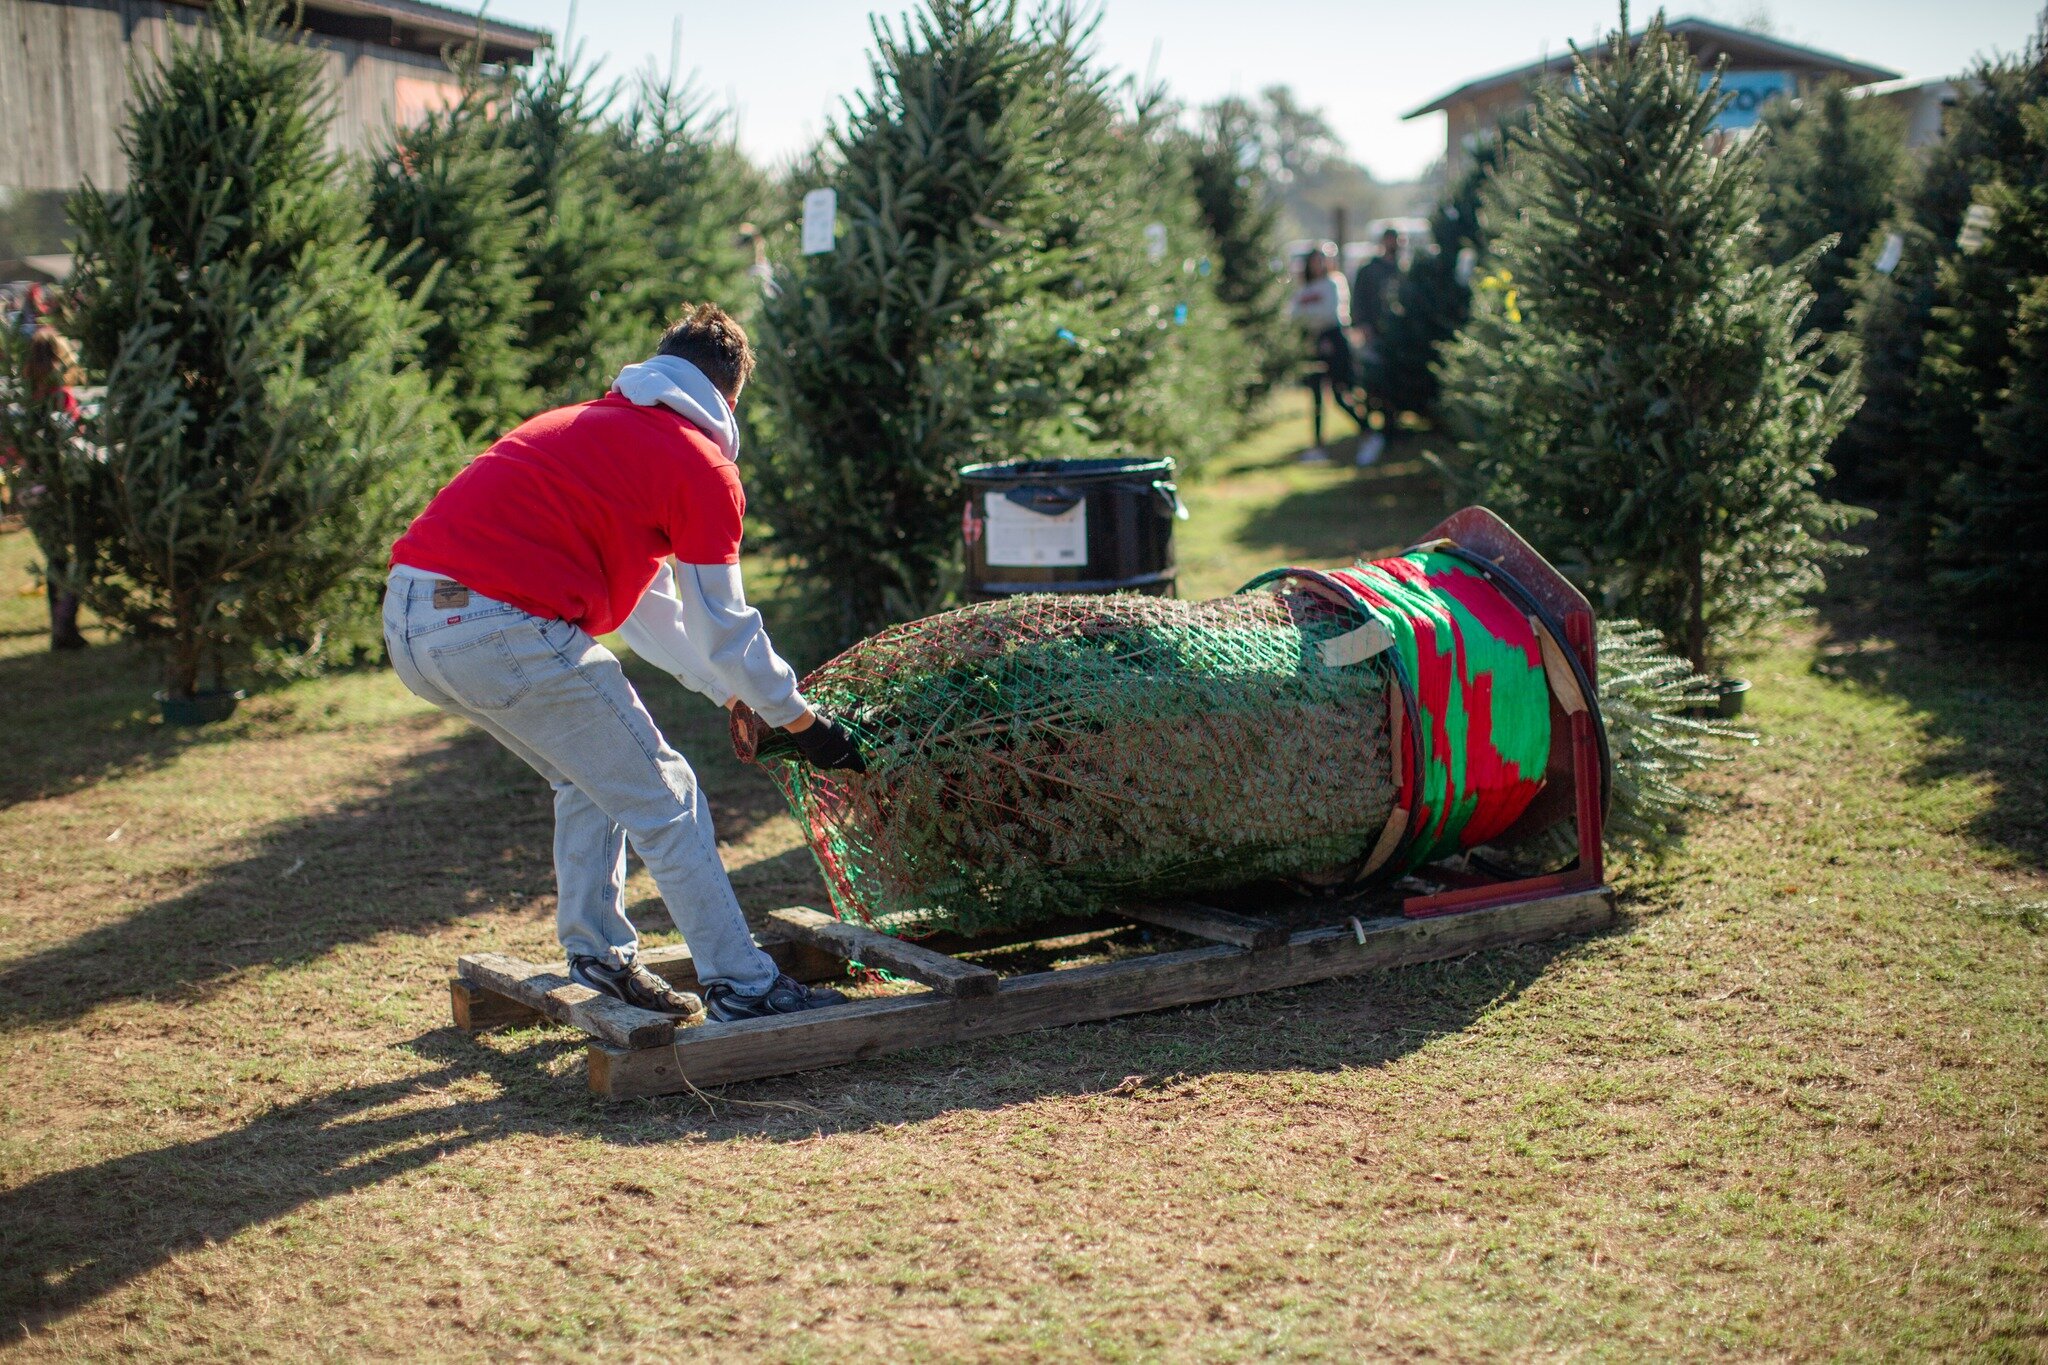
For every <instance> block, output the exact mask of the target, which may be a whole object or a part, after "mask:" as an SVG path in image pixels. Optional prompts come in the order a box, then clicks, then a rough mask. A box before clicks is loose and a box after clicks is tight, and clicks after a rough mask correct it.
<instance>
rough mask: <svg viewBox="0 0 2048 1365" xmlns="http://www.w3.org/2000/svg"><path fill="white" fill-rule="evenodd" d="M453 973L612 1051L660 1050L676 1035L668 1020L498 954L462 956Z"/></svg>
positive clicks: (546, 969)
mask: <svg viewBox="0 0 2048 1365" xmlns="http://www.w3.org/2000/svg"><path fill="white" fill-rule="evenodd" d="M456 970H457V971H458V972H459V973H461V975H462V978H463V980H465V981H470V982H474V983H475V984H476V985H479V986H482V987H483V988H484V989H486V990H490V991H496V992H497V993H498V994H499V995H503V996H507V997H509V998H511V999H513V1000H516V1001H518V1002H519V1003H520V1004H522V1005H527V1006H530V1007H531V1008H533V1009H537V1010H539V1011H540V1012H541V1013H542V1014H545V1015H547V1016H548V1018H550V1019H558V1020H560V1021H561V1022H562V1023H565V1024H574V1025H575V1026H576V1027H578V1028H580V1029H582V1030H583V1031H584V1032H586V1033H588V1034H590V1035H592V1036H593V1037H596V1038H600V1039H602V1040H603V1041H605V1042H607V1043H610V1044H611V1045H612V1046H614V1047H623V1048H641V1047H661V1046H664V1045H665V1044H667V1043H668V1042H669V1041H670V1040H671V1039H673V1038H674V1037H675V1036H676V1021H675V1020H674V1019H672V1018H670V1017H669V1016H668V1015H666V1014H656V1013H654V1012H653V1011H652V1010H643V1009H637V1008H635V1007H634V1006H632V1005H629V1004H627V1003H626V1002H625V1001H623V1000H614V999H612V998H611V997H610V996H609V995H600V994H599V993H598V992H596V991H594V990H591V989H590V988H589V987H587V986H579V985H577V984H576V983H575V982H573V981H571V980H570V979H569V978H568V977H567V976H566V975H564V974H563V973H561V972H558V971H556V970H555V969H554V968H552V967H543V966H540V965H538V964H536V963H532V962H523V961H521V960H520V959H518V958H516V957H507V956H506V955H505V954H503V953H466V954H464V955H463V956H462V957H461V958H460V959H458V960H457V962H456Z"/></svg>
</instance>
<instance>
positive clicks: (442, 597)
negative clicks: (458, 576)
mask: <svg viewBox="0 0 2048 1365" xmlns="http://www.w3.org/2000/svg"><path fill="white" fill-rule="evenodd" d="M434 605H435V606H436V607H443V608H445V607H466V606H468V605H469V589H468V588H465V587H463V586H462V585H461V584H460V583H457V582H454V581H453V580H451V579H447V578H437V579H435V580H434Z"/></svg>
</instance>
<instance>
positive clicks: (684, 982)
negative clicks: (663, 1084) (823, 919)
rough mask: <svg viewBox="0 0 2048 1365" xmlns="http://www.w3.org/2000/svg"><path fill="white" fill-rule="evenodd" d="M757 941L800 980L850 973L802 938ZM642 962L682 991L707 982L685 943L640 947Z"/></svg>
mask: <svg viewBox="0 0 2048 1365" xmlns="http://www.w3.org/2000/svg"><path fill="white" fill-rule="evenodd" d="M754 941H755V942H756V943H757V944H759V945H760V947H761V951H762V952H764V953H766V954H768V956H770V957H772V958H774V959H775V965H776V967H777V968H778V969H779V970H781V971H783V972H786V973H788V974H789V975H790V976H792V977H794V978H796V979H797V980H798V981H830V980H831V979H832V978H833V977H836V976H844V975H845V974H846V963H845V961H844V960H843V959H841V958H840V957H839V955H838V954H836V953H829V952H826V951H825V950H824V949H822V948H820V947H818V946H817V945H815V944H811V943H806V942H804V941H803V940H801V939H795V938H784V937H781V936H779V935H778V934H773V933H764V934H758V935H756V936H755V938H754ZM638 960H639V962H640V965H641V966H643V967H645V968H647V970H648V971H650V972H653V973H654V974H655V975H656V976H658V977H660V978H661V979H662V980H663V981H666V982H668V984H669V985H671V986H674V987H675V988H676V989H677V990H679V991H701V990H703V989H704V985H703V983H702V982H701V981H699V980H698V979H697V962H696V959H694V958H692V957H691V956H690V950H689V949H688V948H686V947H684V946H683V945H682V944H680V943H678V944H674V945H672V946H670V947H666V948H643V949H641V950H640V957H639V959H638ZM548 970H549V971H551V972H555V973H557V974H566V973H567V972H568V970H569V965H568V964H567V963H566V962H558V963H555V964H554V965H553V966H551V967H549V968H548Z"/></svg>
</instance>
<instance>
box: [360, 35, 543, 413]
mask: <svg viewBox="0 0 2048 1365" xmlns="http://www.w3.org/2000/svg"><path fill="white" fill-rule="evenodd" d="M464 74H465V80H464V89H463V96H462V100H461V102H460V103H459V104H457V105H455V106H454V107H452V108H449V109H445V110H436V111H434V112H432V113H430V114H428V115H427V116H426V118H424V119H423V120H421V121H420V122H418V123H416V124H413V125H411V126H409V127H401V128H397V129H395V130H393V131H392V132H391V134H390V135H389V137H388V140H387V141H386V143H385V145H384V146H383V147H382V148H380V149H379V150H378V152H377V153H375V154H374V155H373V156H372V157H371V158H370V163H369V168H368V176H367V179H368V194H369V221H370V229H371V231H372V232H373V233H374V234H375V235H376V236H378V237H380V238H382V239H384V240H385V241H386V242H388V243H390V245H391V247H392V249H393V251H394V253H395V254H394V256H393V258H392V277H393V280H394V282H395V283H397V284H398V285H399V286H400V287H401V288H402V289H404V290H405V291H406V292H407V293H409V294H412V295H415V296H417V297H418V298H419V299H420V300H421V301H422V302H423V303H424V304H425V306H426V308H427V309H428V312H427V315H426V329H425V333H424V335H423V338H422V347H421V353H420V360H421V364H422V366H423V367H424V368H425V369H426V371H427V373H428V374H429V375H431V376H432V377H433V378H434V379H435V380H436V381H437V382H439V383H440V384H442V385H443V386H444V391H445V393H446V395H447V400H448V406H449V409H450V411H451V412H452V413H453V415H454V417H455V421H456V423H457V424H458V425H459V426H460V427H461V428H462V431H463V434H464V436H465V437H466V438H467V441H468V443H469V444H470V445H471V446H472V447H474V446H476V445H478V444H479V443H480V442H486V441H489V440H491V439H494V438H495V437H496V436H498V435H499V434H501V433H502V432H504V431H505V430H506V429H508V428H509V427H511V426H513V425H516V424H517V423H518V422H520V421H522V420H524V419H525V418H526V417H528V416H530V415H531V414H532V411H533V409H534V407H535V406H536V404H535V395H534V391H533V389H532V388H531V387H530V386H529V384H528V382H527V380H528V373H529V369H530V365H529V362H528V358H527V356H526V354H525V352H524V351H523V350H522V342H523V340H524V338H525V335H526V330H527V328H528V327H529V326H530V325H531V324H532V323H533V316H532V315H533V311H534V303H533V291H534V282H533V280H532V279H531V278H529V277H528V276H527V275H526V274H525V266H526V253H527V244H528V240H529V238H530V237H531V236H532V235H533V234H534V232H535V231H536V229H537V226H538V224H537V220H536V218H535V215H534V213H533V212H532V205H531V204H530V203H529V202H528V201H526V200H523V199H521V198H520V197H519V196H518V193H517V191H516V189H515V186H516V184H517V182H518V179H519V173H520V168H519V164H518V162H517V160H516V159H515V158H514V157H513V155H512V153H511V152H510V151H509V150H508V149H507V148H506V147H505V146H504V145H503V143H504V138H503V134H502V129H501V128H500V126H498V124H497V123H496V122H495V121H494V120H493V119H492V118H491V116H490V113H489V109H490V105H491V102H492V100H493V99H495V98H497V97H498V96H499V95H500V94H501V93H502V92H499V91H495V90H494V89H493V88H492V87H491V85H490V84H487V83H485V82H484V81H482V80H481V79H480V78H479V77H478V76H477V75H476V73H475V70H474V68H473V67H471V68H469V69H467V70H466V71H465V73H464Z"/></svg>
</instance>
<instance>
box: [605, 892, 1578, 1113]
mask: <svg viewBox="0 0 2048 1365" xmlns="http://www.w3.org/2000/svg"><path fill="white" fill-rule="evenodd" d="M1613 918H1614V896H1613V893H1612V892H1610V891H1608V890H1607V889H1606V888H1605V887H1602V888H1600V889H1598V890H1595V891H1585V892H1577V893H1573V894H1571V895H1565V896H1555V897H1552V898H1550V899H1549V900H1543V901H1535V902H1530V903H1527V904H1523V905H1510V906H1504V907H1502V908H1500V909H1497V910H1478V911H1473V912H1471V913H1469V914H1462V915H1445V916H1443V917H1441V918H1437V919H1420V920H1411V919H1402V918H1398V917H1390V918H1384V919H1375V920H1371V921H1367V922H1366V923H1365V924H1364V925H1363V926H1362V927H1363V931H1364V932H1363V933H1362V934H1357V933H1354V931H1353V930H1352V928H1351V927H1350V926H1349V925H1346V926H1343V927H1340V928H1330V929H1311V930H1306V931H1304V932H1302V933H1297V934H1294V935H1291V936H1290V937H1289V938H1288V940H1287V942H1286V943H1285V944H1283V945H1281V946H1280V947H1278V948H1267V949H1261V950H1252V949H1246V948H1237V947H1232V946H1229V945H1226V944H1216V945H1214V946H1211V947H1206V948H1194V949H1190V950H1189V951H1187V952H1180V953H1161V954H1159V955H1157V956H1154V957H1146V958H1134V959H1129V960H1126V961H1122V962H1111V963H1104V964H1102V965H1099V966H1092V967H1075V968H1072V969H1069V970H1067V971H1054V972H1038V973H1034V974H1032V975H1030V976H1020V977H1010V978H1007V979H1005V980H1004V981H1003V982H1002V983H1001V988H1000V989H999V990H998V991H997V992H996V994H995V995H993V996H981V997H975V998H966V999H963V998H959V997H954V996H945V995H939V994H936V993H933V994H930V995H918V996H897V997H894V998H891V999H886V1000H857V1001H854V1002H852V1003H851V1004H847V1005H840V1006H837V1007H835V1008H832V1009H825V1010H816V1011H813V1012H811V1013H807V1014H798V1015H785V1016H782V1017H780V1018H775V1019H748V1020H742V1021H740V1022H738V1023H731V1024H718V1023H711V1024H704V1025H702V1026H700V1027H698V1028H693V1029H687V1030H684V1031H683V1032H682V1033H681V1034H679V1035H678V1036H677V1039H676V1042H675V1046H673V1047H666V1048H654V1049H640V1050H632V1049H627V1048H621V1047H615V1046H606V1045H604V1044H597V1043H593V1044H592V1045H591V1047H590V1088H591V1090H592V1091H593V1092H595V1093H596V1094H599V1095H602V1096H605V1097H607V1098H610V1099H630V1098H633V1097H636V1096H641V1095H664V1094H672V1093H674V1092H676V1091H679V1090H682V1089H684V1088H685V1085H684V1080H683V1078H684V1076H685V1075H687V1076H688V1078H689V1082H690V1083H691V1084H695V1085H700V1086H701V1085H720V1084H724V1083H727V1082H731V1081H744V1080H753V1079H755V1078H757V1077H761V1076H776V1075H781V1074H783V1073H786V1072H791V1071H805V1070H809V1069H812V1068H815V1067H824V1066H837V1065H840V1064H842V1063H846V1062H854V1061H860V1060H863V1059H865V1058H869V1057H875V1056H880V1055H881V1054H883V1053H887V1052H897V1051H901V1050H903V1049H906V1048H916V1047H931V1046H934V1045H936V1044H940V1043H951V1042H959V1041H962V1040H966V1039H972V1038H994V1037H999V1036H1001V1035H1004V1034H1009V1033H1023V1032H1026V1031H1028V1030H1031V1029H1040V1028H1052V1027H1055V1026H1058V1025H1061V1024H1076V1023H1082V1022H1084V1021H1088V1020H1094V1019H1108V1018H1113V1017H1115V1016H1117V1015H1122V1014H1138V1013H1142V1012H1144V1011H1147V1010H1158V1009H1171V1008H1173V1007H1175V1006H1178V1005H1189V1004H1194V1003H1197V1002H1199V1001H1204V1000H1218V999H1222V998H1224V997H1226V996H1233V995H1247V994H1250V993H1252V992H1254V991H1265V990H1274V989H1277V988H1280V987H1283V986H1299V985H1303V984H1305V983H1307V982H1310V981H1320V980H1323V979H1325V978H1328V977H1334V976H1347V975H1350V974H1352V973H1355V972H1364V971H1372V970H1375V969H1378V968H1383V967H1398V966H1405V965H1408V964H1410V963H1416V962H1429V961H1434V960H1436V959H1439V958H1446V957H1461V956H1463V955H1465V954H1467V953H1474V952H1479V951H1482V950H1484V949H1488V948H1498V947H1503V946H1506V945H1508V944H1512V943H1527V942H1531V941H1534V940H1537V939H1545V938H1554V937H1556V936H1558V935H1560V934H1582V933H1589V932H1591V931H1593V930H1595V929H1599V928H1602V927H1604V926H1605V925H1607V924H1608V923H1610V922H1611V921H1612V920H1613ZM1361 939H1363V941H1362V942H1361V941H1360V940H1361Z"/></svg>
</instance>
